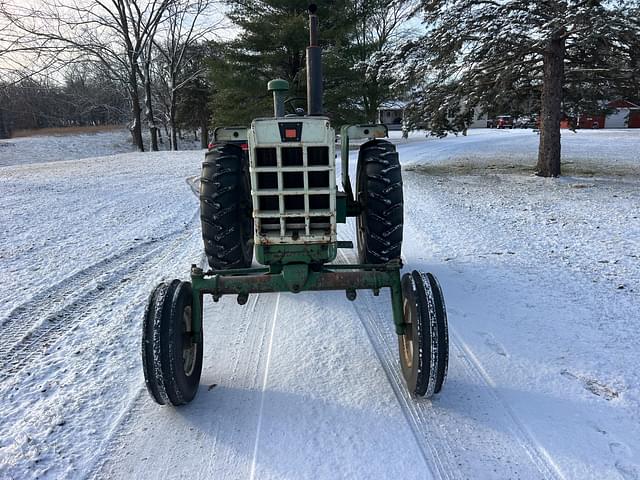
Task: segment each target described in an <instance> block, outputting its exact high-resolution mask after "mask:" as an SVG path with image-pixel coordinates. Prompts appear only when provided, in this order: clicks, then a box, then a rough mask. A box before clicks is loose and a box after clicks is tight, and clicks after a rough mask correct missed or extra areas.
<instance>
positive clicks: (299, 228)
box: [251, 144, 336, 244]
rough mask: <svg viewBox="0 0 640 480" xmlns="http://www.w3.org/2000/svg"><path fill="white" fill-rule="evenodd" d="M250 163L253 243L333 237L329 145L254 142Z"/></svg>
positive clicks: (324, 240)
mask: <svg viewBox="0 0 640 480" xmlns="http://www.w3.org/2000/svg"><path fill="white" fill-rule="evenodd" d="M254 153H255V155H254V157H253V159H252V160H253V161H252V165H251V182H252V196H253V211H254V218H255V223H256V233H257V238H256V243H262V244H267V243H302V242H330V241H334V240H335V238H334V237H335V210H336V193H335V192H336V184H335V173H334V161H333V158H332V156H331V152H330V150H329V147H328V146H326V145H322V146H306V145H305V146H301V145H300V144H297V145H296V144H293V145H292V144H286V145H283V146H268V147H267V146H265V147H256V148H255V151H254Z"/></svg>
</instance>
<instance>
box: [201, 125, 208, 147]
mask: <svg viewBox="0 0 640 480" xmlns="http://www.w3.org/2000/svg"><path fill="white" fill-rule="evenodd" d="M200 148H209V126H208V125H207V121H206V120H202V123H201V124H200Z"/></svg>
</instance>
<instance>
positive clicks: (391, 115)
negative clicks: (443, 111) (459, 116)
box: [378, 100, 487, 130]
mask: <svg viewBox="0 0 640 480" xmlns="http://www.w3.org/2000/svg"><path fill="white" fill-rule="evenodd" d="M406 106H407V102H403V101H402V100H390V101H388V102H385V103H383V104H382V105H380V107H379V108H378V123H383V124H385V125H386V126H387V127H388V128H389V130H401V129H402V121H403V120H404V110H405V108H406ZM454 115H455V113H452V114H451V115H450V118H451V120H453V117H454ZM486 126H487V114H486V113H481V112H480V110H479V109H474V110H473V120H472V122H471V124H470V125H469V128H486Z"/></svg>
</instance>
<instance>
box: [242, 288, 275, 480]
mask: <svg viewBox="0 0 640 480" xmlns="http://www.w3.org/2000/svg"><path fill="white" fill-rule="evenodd" d="M279 306H280V293H278V296H277V298H276V306H275V308H274V310H273V318H272V320H271V332H270V333H269V344H268V347H267V360H266V364H265V367H264V375H263V379H262V390H261V391H260V409H259V410H258V427H257V429H256V440H255V443H254V445H253V456H252V460H251V473H250V474H249V479H250V480H254V479H255V476H256V466H257V464H258V448H259V447H260V431H261V430H262V416H263V413H264V398H265V392H266V390H267V382H268V380H269V366H270V365H271V352H272V351H273V334H274V333H275V331H276V324H277V320H278V307H279Z"/></svg>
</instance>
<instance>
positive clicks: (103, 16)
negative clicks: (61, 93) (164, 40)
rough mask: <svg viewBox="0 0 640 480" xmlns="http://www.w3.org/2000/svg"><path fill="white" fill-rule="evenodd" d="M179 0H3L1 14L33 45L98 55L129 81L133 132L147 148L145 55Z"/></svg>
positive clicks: (79, 55)
mask: <svg viewBox="0 0 640 480" xmlns="http://www.w3.org/2000/svg"><path fill="white" fill-rule="evenodd" d="M172 2H173V0H42V1H41V2H39V3H38V4H37V5H26V6H25V5H23V4H22V2H19V1H18V0H3V1H2V3H0V14H1V15H3V16H4V17H5V18H6V19H7V20H8V21H9V22H10V23H11V26H12V28H13V29H16V30H17V31H19V32H20V34H21V40H19V42H22V44H24V42H31V43H32V44H33V46H32V48H39V49H45V48H57V49H63V50H64V51H65V52H66V53H67V54H68V53H72V54H73V57H75V61H81V60H82V59H83V58H84V59H97V60H98V61H100V62H101V63H102V64H103V65H104V66H105V68H106V69H108V70H110V71H111V73H112V75H113V78H119V79H120V80H121V81H122V82H123V84H124V85H126V88H127V91H128V94H129V99H130V103H131V114H132V122H131V127H130V129H131V134H132V137H133V142H134V144H135V145H136V147H137V148H138V150H140V151H143V150H144V143H143V140H142V125H141V113H142V109H141V106H140V88H139V87H140V86H139V83H138V79H139V75H140V73H141V71H140V66H139V63H138V62H139V61H140V60H141V58H143V56H144V52H145V49H147V48H148V47H149V45H150V44H151V43H152V42H153V39H154V35H155V34H156V32H157V29H158V24H159V23H160V22H162V20H163V19H164V14H165V12H166V10H167V7H168V6H169V4H171V3H172Z"/></svg>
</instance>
